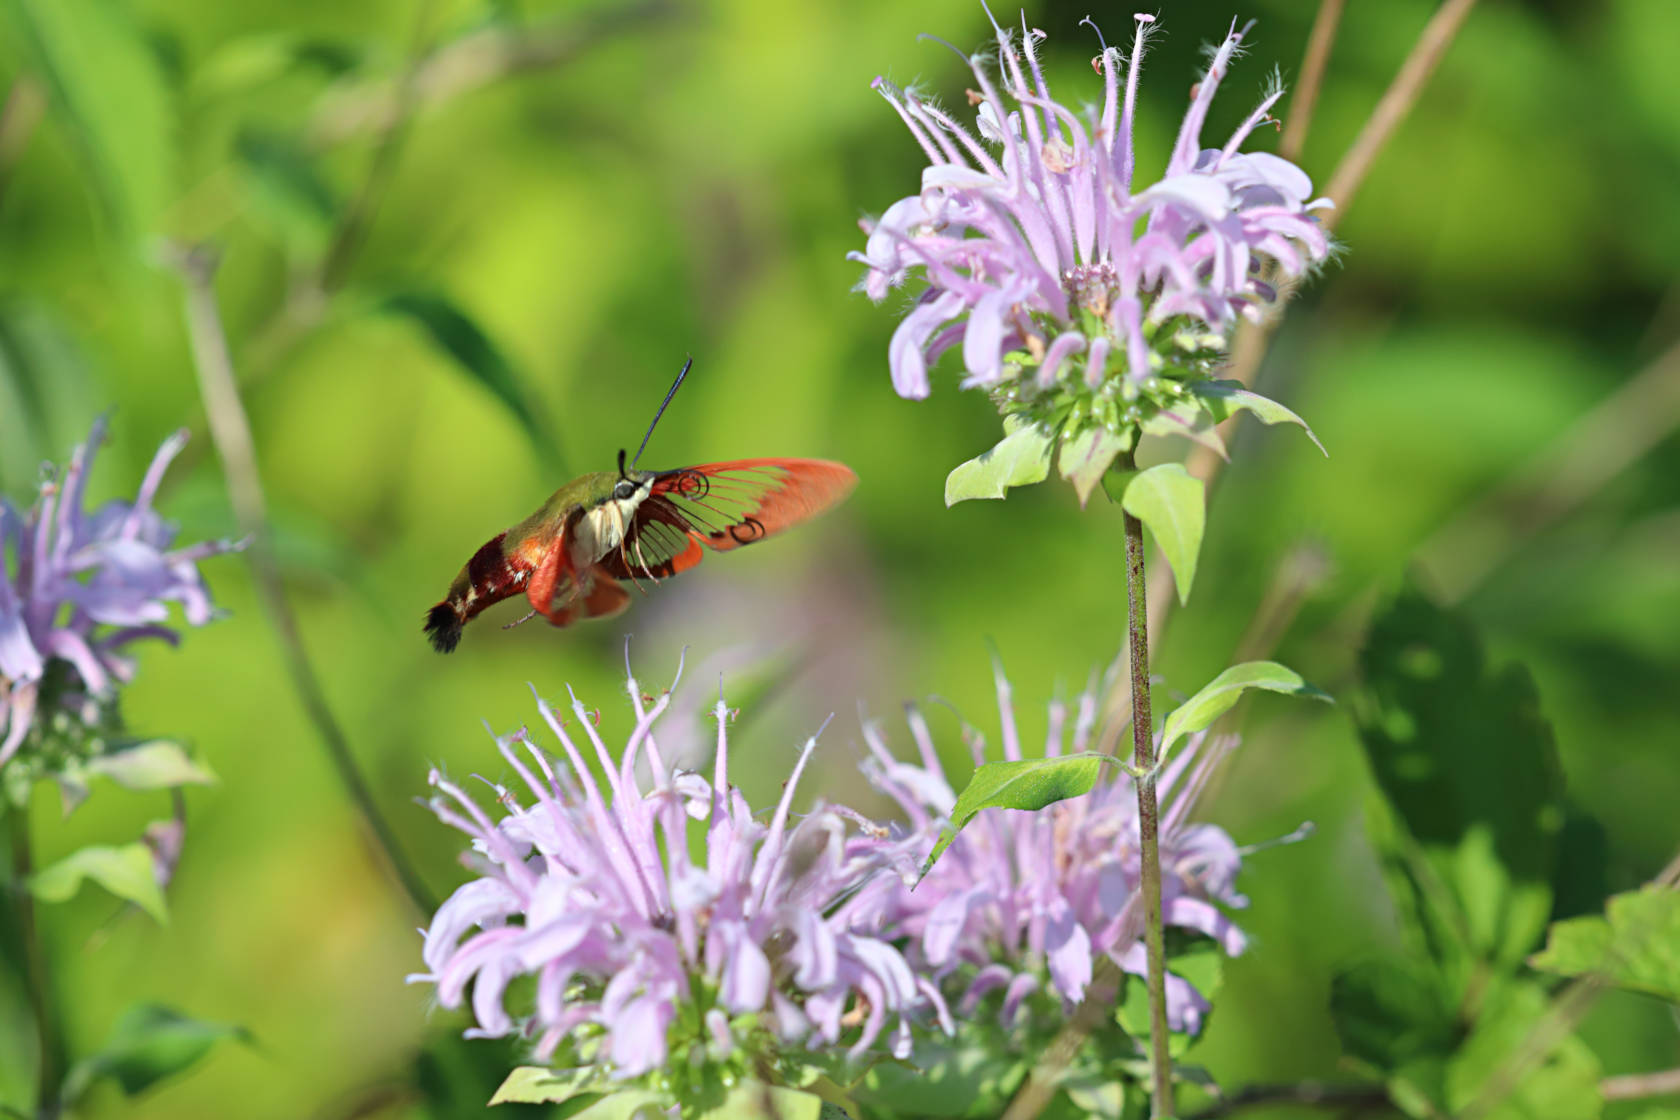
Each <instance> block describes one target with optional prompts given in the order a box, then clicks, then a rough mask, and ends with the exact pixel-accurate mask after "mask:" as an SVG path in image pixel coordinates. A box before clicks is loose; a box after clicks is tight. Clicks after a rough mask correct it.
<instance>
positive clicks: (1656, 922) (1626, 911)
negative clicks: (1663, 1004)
mask: <svg viewBox="0 0 1680 1120" xmlns="http://www.w3.org/2000/svg"><path fill="white" fill-rule="evenodd" d="M1528 963H1529V964H1531V965H1532V966H1534V967H1535V968H1538V969H1540V970H1541V971H1543V972H1556V973H1559V974H1560V975H1563V976H1581V975H1584V974H1586V973H1598V974H1599V975H1601V976H1603V977H1604V979H1605V980H1607V981H1609V982H1610V983H1612V984H1614V985H1616V986H1617V987H1619V988H1627V989H1629V990H1631V991H1635V992H1645V993H1648V994H1650V995H1654V996H1657V997H1658V998H1660V999H1664V1000H1667V1001H1668V1002H1669V1003H1680V891H1675V890H1673V889H1670V888H1667V887H1646V888H1645V889H1643V890H1638V891H1630V892H1628V893H1626V894H1618V895H1615V896H1613V897H1612V898H1611V899H1610V901H1609V904H1608V905H1607V907H1606V916H1604V917H1600V916H1598V915H1592V916H1589V917H1581V918H1570V919H1568V920H1567V921H1562V922H1553V923H1552V928H1551V930H1550V932H1549V933H1548V934H1547V937H1546V948H1545V950H1544V951H1543V952H1539V953H1536V954H1535V955H1534V956H1532V957H1530V958H1529V962H1528Z"/></svg>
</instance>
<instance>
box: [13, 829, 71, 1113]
mask: <svg viewBox="0 0 1680 1120" xmlns="http://www.w3.org/2000/svg"><path fill="white" fill-rule="evenodd" d="M5 815H6V818H7V821H8V822H9V825H10V829H9V831H10V834H11V836H10V839H11V848H12V892H13V903H14V905H15V906H16V907H17V919H18V933H19V936H20V939H21V940H22V942H23V966H24V967H23V975H24V984H25V985H26V986H27V988H28V993H29V1013H30V1016H31V1017H32V1018H33V1019H34V1020H35V1038H36V1049H37V1059H38V1062H39V1066H40V1080H39V1082H38V1084H37V1086H36V1092H35V1101H36V1108H35V1114H36V1116H38V1117H40V1118H41V1120H51V1118H52V1117H56V1116H57V1115H58V1106H59V1098H58V1091H59V1082H60V1081H61V1080H62V1079H63V1075H64V1040H63V1039H62V1038H61V1037H60V1035H59V1033H58V1021H57V1020H56V1019H55V1018H54V1017H53V1010H52V989H51V984H50V983H49V981H48V979H47V957H46V953H45V952H44V951H43V950H42V948H41V930H40V926H39V924H38V923H37V922H36V920H35V896H34V895H32V894H30V893H29V877H30V876H31V875H32V874H34V870H35V868H34V864H33V860H32V855H31V852H30V846H29V806H28V804H27V803H26V804H24V805H21V806H14V807H13V808H11V809H10V810H8V811H7V812H6V814H5Z"/></svg>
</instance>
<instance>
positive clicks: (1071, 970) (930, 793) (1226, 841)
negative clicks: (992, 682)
mask: <svg viewBox="0 0 1680 1120" xmlns="http://www.w3.org/2000/svg"><path fill="white" fill-rule="evenodd" d="M997 693H998V708H999V711H1000V714H1001V717H1002V746H1003V756H1004V758H1005V759H1007V760H1019V759H1020V758H1021V757H1022V749H1021V737H1020V733H1019V732H1018V730H1017V728H1016V723H1015V714H1014V710H1013V707H1012V704H1011V699H1010V687H1009V682H1008V680H1007V679H1005V677H1004V676H1003V674H1002V672H1001V671H1000V672H999V673H998V676H997ZM1076 706H1077V710H1076V712H1075V715H1074V724H1073V729H1072V736H1071V740H1069V738H1068V735H1067V717H1068V709H1067V706H1066V705H1065V704H1063V703H1061V702H1060V701H1058V702H1056V703H1053V704H1051V706H1050V716H1049V729H1048V733H1047V736H1046V741H1045V747H1044V756H1045V757H1052V758H1053V757H1057V756H1060V755H1061V754H1063V753H1064V749H1065V748H1066V747H1068V746H1071V749H1072V750H1073V751H1076V752H1077V751H1082V750H1085V749H1087V748H1088V747H1089V745H1090V740H1091V734H1092V730H1093V727H1094V725H1095V722H1096V712H1097V698H1096V696H1095V695H1094V694H1093V693H1092V692H1090V691H1087V692H1085V693H1084V694H1082V695H1081V696H1080V697H1079V698H1078V700H1077V705H1076ZM909 723H910V731H911V736H912V738H913V739H914V740H915V743H916V746H917V749H918V752H919V754H920V765H916V764H912V763H908V762H904V761H901V760H900V759H898V758H897V757H895V755H894V754H893V753H892V751H891V750H890V749H889V748H888V747H887V745H886V742H885V740H884V738H883V736H882V734H881V730H880V728H879V727H878V726H875V725H868V726H866V728H865V739H866V741H867V743H868V745H869V751H870V757H869V758H867V759H866V760H865V771H866V773H867V774H868V776H869V778H870V780H871V781H873V782H874V783H875V784H876V786H877V787H878V788H880V789H881V790H882V791H884V792H885V793H887V794H888V795H889V796H891V797H892V798H893V799H894V800H895V801H897V802H898V804H899V806H900V808H901V809H902V810H903V811H904V813H905V814H906V815H907V816H908V818H909V820H910V823H911V825H912V827H913V829H914V830H915V831H916V833H917V834H918V835H920V836H922V837H924V841H923V844H922V846H921V850H922V851H926V849H927V848H928V847H929V846H931V844H932V841H933V838H934V836H936V835H937V834H938V832H939V830H940V828H941V827H942V826H943V825H944V824H945V822H946V821H947V820H948V819H949V816H950V813H951V809H952V806H953V805H954V804H955V801H956V795H955V793H954V792H953V791H952V789H951V785H950V782H949V781H948V780H947V779H946V777H945V772H944V769H943V768H942V767H941V765H940V763H939V757H938V755H937V753H936V752H935V750H934V744H933V739H932V736H931V734H930V732H929V728H928V725H927V723H926V721H925V720H924V719H923V717H922V715H921V713H920V712H919V711H917V710H916V709H914V708H912V709H911V710H910V715H909ZM968 738H969V746H970V749H971V751H972V753H973V756H974V762H975V765H976V766H978V765H980V764H982V763H983V762H986V761H988V760H987V758H986V754H985V745H984V743H983V742H982V741H981V740H980V739H979V737H978V736H977V735H973V734H970V735H969V736H968ZM1234 745H1235V740H1234V739H1223V740H1221V739H1210V738H1208V737H1207V736H1206V734H1205V733H1201V734H1198V735H1195V736H1192V737H1191V739H1190V741H1189V743H1188V745H1187V746H1185V747H1184V748H1182V749H1181V751H1180V753H1179V754H1177V755H1176V756H1175V757H1174V758H1173V759H1172V760H1171V761H1170V762H1169V763H1168V765H1167V767H1166V769H1165V770H1164V771H1163V773H1162V775H1161V778H1160V792H1161V826H1160V840H1161V879H1162V888H1161V894H1162V907H1163V916H1164V919H1165V924H1166V926H1167V927H1168V929H1173V928H1177V929H1180V930H1184V931H1187V932H1188V933H1191V934H1200V935H1206V936H1207V937H1210V938H1212V939H1213V940H1214V941H1215V942H1217V943H1218V945H1219V946H1220V948H1222V949H1223V950H1224V952H1225V953H1227V954H1229V955H1232V956H1235V955H1237V954H1239V953H1241V952H1242V951H1243V949H1244V947H1245V944H1246V939H1245V938H1244V936H1243V934H1242V932H1241V931H1240V930H1239V929H1238V928H1237V927H1236V926H1235V924H1233V923H1232V921H1231V919H1230V918H1229V917H1227V916H1226V915H1225V913H1224V912H1223V911H1221V910H1220V909H1219V907H1218V906H1217V905H1215V903H1222V904H1224V905H1226V906H1231V907H1242V906H1246V905H1247V899H1245V898H1244V897H1243V896H1242V895H1240V894H1238V893H1237V892H1236V890H1235V887H1234V885H1233V884H1234V882H1235V879H1236V876H1237V873H1238V871H1239V870H1240V869H1241V865H1242V853H1241V851H1240V850H1239V849H1238V848H1237V846H1236V844H1234V843H1233V842H1232V840H1231V838H1230V836H1229V835H1227V834H1226V833H1225V831H1224V830H1223V829H1220V828H1219V827H1217V826H1216V825H1211V824H1192V823H1191V822H1190V820H1189V816H1190V813H1191V812H1192V810H1193V809H1194V807H1195V804H1196V798H1197V796H1198V795H1199V794H1200V793H1201V790H1202V789H1203V787H1204V786H1205V785H1206V784H1207V780H1208V777H1209V775H1210V774H1211V773H1212V771H1213V770H1214V768H1215V767H1216V766H1217V765H1218V763H1219V762H1220V760H1221V759H1222V758H1223V757H1224V756H1225V755H1226V754H1227V753H1228V752H1229V750H1230V749H1231V748H1232V747H1233V746H1234ZM1141 879H1142V870H1141V862H1140V858H1139V839H1138V819H1137V791H1136V788H1135V787H1134V785H1133V782H1132V779H1131V778H1130V777H1128V776H1127V775H1126V774H1125V773H1124V772H1122V771H1121V770H1119V768H1117V767H1112V766H1111V767H1107V768H1105V770H1104V771H1103V776H1102V777H1101V778H1099V779H1098V781H1097V785H1096V787H1095V788H1094V789H1093V790H1092V791H1091V792H1090V793H1088V794H1085V795H1084V796H1082V797H1075V798H1070V799H1068V800H1066V801H1061V802H1058V803H1056V804H1054V805H1052V806H1050V807H1049V808H1046V809H1042V810H1040V811H1038V812H1035V813H1027V812H1019V811H1015V810H1006V809H988V810H985V811H983V812H982V813H981V814H980V815H979V816H978V817H976V818H975V819H974V821H972V822H971V823H970V824H969V826H968V827H967V828H966V829H965V830H964V831H963V832H962V833H961V835H959V836H958V837H957V839H956V841H955V842H954V843H953V844H952V845H951V847H950V848H949V849H948V850H947V851H946V852H945V853H944V854H943V855H942V856H941V857H940V859H939V860H938V862H936V863H935V864H934V865H933V868H932V870H930V871H929V872H928V875H927V877H926V878H925V879H923V880H922V882H921V883H920V884H919V885H918V886H917V887H916V889H915V890H914V891H902V892H897V893H896V895H895V897H894V899H893V907H892V910H891V912H890V924H889V928H890V930H891V931H892V933H894V934H895V935H897V936H900V937H903V938H905V939H906V940H907V943H908V950H907V953H908V956H909V958H910V960H911V963H912V964H913V965H915V966H916V967H918V968H923V969H926V970H928V971H929V972H931V973H933V974H934V975H935V976H937V977H939V978H940V981H941V984H942V985H943V986H946V987H945V990H946V991H947V992H948V994H950V995H951V996H952V997H953V998H954V999H955V1001H956V1007H957V1010H958V1013H959V1015H960V1016H962V1017H963V1018H967V1017H969V1016H972V1015H973V1014H974V1012H975V1010H976V1008H977V1007H978V1006H979V1004H980V1002H981V1001H982V1000H983V999H984V998H985V997H987V996H988V995H989V994H991V993H993V992H997V991H1000V990H1001V992H1002V996H1003V998H1002V1002H1001V1009H1000V1014H1001V1017H1002V1020H1003V1022H1004V1024H1005V1025H1009V1024H1013V1023H1014V1022H1016V1021H1017V1019H1018V1017H1019V1016H1021V1015H1022V1012H1023V1005H1024V1002H1025V1001H1027V1000H1028V999H1029V998H1030V997H1033V996H1034V995H1035V994H1037V993H1040V992H1047V993H1050V994H1052V995H1054V996H1056V997H1059V1001H1060V1008H1058V1009H1057V1013H1056V1014H1055V1019H1056V1021H1057V1022H1059V1021H1060V1019H1061V1015H1060V1013H1059V1012H1060V1011H1062V1010H1065V1009H1067V1008H1071V1007H1072V1005H1074V1004H1076V1003H1078V1002H1079V1000H1080V999H1081V998H1082V997H1083V995H1084V994H1085V989H1086V986H1087V985H1088V984H1089V983H1090V982H1091V977H1092V974H1093V966H1094V963H1095V961H1096V959H1097V958H1099V957H1103V956H1106V957H1109V958H1110V959H1112V960H1113V961H1114V962H1115V963H1116V964H1118V965H1119V966H1120V967H1121V968H1122V969H1123V970H1124V971H1126V972H1129V973H1131V974H1133V975H1137V976H1143V975H1145V963H1146V957H1145V951H1144V946H1143V942H1142V932H1143V897H1142V891H1141V889H1140V884H1141ZM1207 1009H1208V1002H1207V1000H1206V999H1205V998H1204V996H1203V994H1202V993H1200V992H1198V991H1197V990H1196V989H1195V987H1193V986H1192V985H1191V984H1190V982H1189V981H1188V980H1186V979H1184V978H1182V977H1179V976H1176V975H1173V974H1171V973H1169V974H1168V976H1167V1018H1168V1022H1169V1024H1170V1025H1171V1027H1172V1029H1174V1030H1180V1031H1188V1032H1191V1033H1195V1032H1196V1031H1198V1030H1200V1028H1201V1023H1202V1019H1203V1016H1204V1015H1205V1014H1206V1012H1207Z"/></svg>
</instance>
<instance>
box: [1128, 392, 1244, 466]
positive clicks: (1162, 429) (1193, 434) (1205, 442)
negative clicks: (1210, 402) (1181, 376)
mask: <svg viewBox="0 0 1680 1120" xmlns="http://www.w3.org/2000/svg"><path fill="white" fill-rule="evenodd" d="M1215 423H1216V421H1215V420H1214V418H1213V415H1212V414H1211V413H1210V412H1209V410H1208V408H1207V406H1206V405H1205V404H1203V402H1201V401H1199V400H1189V401H1184V402H1182V403H1179V404H1176V405H1173V406H1172V407H1171V408H1163V409H1161V410H1160V411H1158V412H1156V413H1155V414H1154V415H1153V416H1150V417H1148V418H1147V419H1146V420H1144V421H1143V423H1142V424H1140V425H1139V427H1140V428H1142V429H1143V434H1144V435H1146V436H1157V437H1160V438H1166V437H1168V436H1183V437H1184V438H1185V439H1188V440H1192V441H1194V442H1196V443H1199V444H1201V445H1202V446H1203V447H1205V448H1207V449H1208V450H1209V451H1212V452H1213V453H1214V454H1215V455H1218V456H1219V457H1220V458H1221V459H1225V460H1227V461H1229V460H1230V458H1231V456H1230V453H1229V452H1227V451H1226V450H1225V441H1224V440H1223V439H1222V438H1220V435H1219V432H1218V430H1217V429H1216V428H1215V427H1214V424H1215Z"/></svg>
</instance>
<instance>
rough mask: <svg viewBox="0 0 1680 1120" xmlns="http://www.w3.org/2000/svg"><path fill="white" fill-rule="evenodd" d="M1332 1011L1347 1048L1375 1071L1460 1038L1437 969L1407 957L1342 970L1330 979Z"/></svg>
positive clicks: (1397, 1066)
mask: <svg viewBox="0 0 1680 1120" xmlns="http://www.w3.org/2000/svg"><path fill="white" fill-rule="evenodd" d="M1330 1017H1331V1019H1332V1020H1333V1021H1334V1022H1335V1024H1336V1034H1337V1035H1338V1036H1339V1037H1340V1039H1341V1043H1342V1053H1343V1054H1345V1055H1346V1056H1347V1057H1348V1058H1349V1059H1351V1060H1352V1061H1354V1062H1357V1063H1359V1064H1360V1065H1361V1066H1362V1067H1363V1068H1364V1069H1365V1070H1366V1071H1367V1072H1369V1073H1371V1074H1373V1075H1376V1076H1384V1075H1387V1074H1390V1073H1393V1072H1395V1071H1397V1070H1401V1069H1404V1068H1406V1067H1407V1066H1409V1065H1414V1064H1415V1063H1416V1062H1417V1061H1418V1059H1420V1058H1426V1057H1429V1056H1431V1055H1443V1054H1447V1053H1450V1052H1451V1051H1452V1048H1453V1046H1454V1045H1455V1044H1456V1040H1457V1024H1456V1022H1455V1017H1454V1015H1453V1009H1452V1008H1451V1007H1450V1006H1448V1004H1447V1003H1446V998H1445V995H1444V993H1443V992H1442V991H1441V987H1440V984H1439V980H1438V977H1437V976H1436V974H1435V972H1434V970H1433V969H1431V968H1428V967H1426V966H1424V965H1420V964H1417V963H1414V962H1413V961H1411V960H1409V959H1407V958H1405V957H1398V956H1396V957H1385V958H1382V959H1380V960H1372V961H1366V962H1364V963H1361V964H1358V965H1355V966H1354V967H1353V968H1350V969H1347V970H1346V971H1344V972H1340V973H1337V974H1336V976H1335V977H1334V979H1332V981H1331V983H1330ZM1432 1095H1438V1093H1437V1094H1432Z"/></svg>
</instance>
